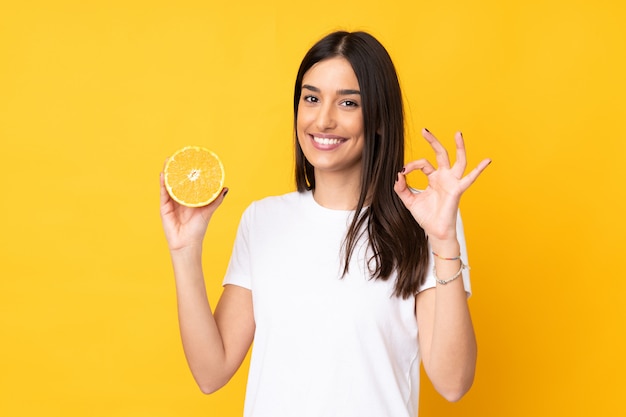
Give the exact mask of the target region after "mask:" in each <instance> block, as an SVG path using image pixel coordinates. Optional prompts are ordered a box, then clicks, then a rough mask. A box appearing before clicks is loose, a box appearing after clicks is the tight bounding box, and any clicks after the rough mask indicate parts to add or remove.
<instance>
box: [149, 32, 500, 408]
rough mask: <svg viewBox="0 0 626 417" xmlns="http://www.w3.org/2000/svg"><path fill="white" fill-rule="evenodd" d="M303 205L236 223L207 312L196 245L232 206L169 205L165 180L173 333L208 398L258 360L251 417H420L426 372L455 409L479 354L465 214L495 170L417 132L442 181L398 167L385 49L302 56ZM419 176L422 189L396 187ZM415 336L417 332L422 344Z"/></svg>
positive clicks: (256, 212) (399, 124) (424, 164)
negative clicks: (451, 153)
mask: <svg viewBox="0 0 626 417" xmlns="http://www.w3.org/2000/svg"><path fill="white" fill-rule="evenodd" d="M294 117H295V133H296V135H295V136H296V144H295V149H296V183H297V189H298V191H297V192H293V193H289V194H286V195H283V196H278V197H269V198H266V199H264V200H261V201H258V202H255V203H253V204H252V205H251V206H250V207H249V208H248V209H247V210H246V211H245V213H244V215H243V217H242V220H241V223H240V226H239V230H238V232H237V238H236V241H235V247H234V249H233V254H232V257H231V260H230V264H229V267H228V271H227V273H226V277H225V279H224V291H223V293H222V296H221V298H220V301H219V303H218V305H217V307H216V309H215V312H214V313H212V311H211V307H210V306H209V304H208V301H207V295H206V291H205V287H204V278H203V273H202V264H201V254H202V241H203V239H204V236H205V232H206V229H207V225H208V223H209V220H210V219H211V216H212V214H213V213H214V212H215V210H216V209H217V208H218V207H219V205H220V204H221V202H222V201H223V199H224V196H225V195H226V193H227V191H228V190H227V189H224V192H223V194H222V195H221V196H220V197H219V198H218V199H217V200H216V201H215V202H213V203H212V204H210V205H209V206H207V207H203V208H197V209H191V208H187V207H182V206H179V205H177V204H176V203H175V202H174V201H172V200H171V199H170V198H169V196H168V194H167V192H166V191H165V188H164V186H163V180H161V216H162V221H163V227H164V229H165V234H166V237H167V241H168V245H169V249H170V252H171V257H172V263H173V266H174V273H175V277H176V289H177V297H178V314H179V322H180V331H181V336H182V341H183V346H184V350H185V355H186V357H187V360H188V363H189V366H190V368H191V371H192V373H193V375H194V378H195V379H196V381H197V383H198V385H199V386H200V388H201V390H202V391H203V392H205V393H210V392H213V391H215V390H217V389H219V388H220V387H222V386H223V385H224V384H225V383H226V382H227V381H228V380H229V379H230V378H231V377H232V376H233V374H234V373H235V372H236V370H237V369H238V368H239V366H240V364H241V362H242V361H243V359H244V357H245V355H246V353H247V351H248V349H249V348H250V346H251V344H252V341H253V340H254V347H253V352H252V359H251V364H250V371H249V378H248V388H247V393H246V404H245V412H244V414H245V416H250V417H252V416H253V417H259V416H271V417H280V416H289V417H293V416H342V417H349V416H359V417H366V416H372V417H374V416H375V417H380V416H394V417H399V416H415V415H416V414H417V408H418V391H419V363H420V360H421V361H422V362H423V364H424V368H425V370H426V373H427V374H428V376H429V378H430V379H431V380H432V382H433V385H434V386H435V388H436V389H437V390H438V391H439V392H440V393H441V394H442V395H443V396H444V397H445V398H447V399H448V400H450V401H456V400H458V399H459V398H461V397H462V396H463V395H464V394H465V392H467V390H468V389H469V388H470V386H471V384H472V381H473V378H474V369H475V364H476V342H475V338H474V331H473V327H472V322H471V319H470V314H469V310H468V306H467V301H466V299H467V294H468V293H469V277H468V273H467V269H468V268H467V267H466V265H465V264H466V262H467V255H466V250H465V243H464V236H463V230H462V226H461V224H460V218H459V217H458V205H459V200H460V197H461V195H462V193H463V192H464V191H465V190H466V189H467V188H468V187H469V186H470V185H471V184H472V183H473V182H474V181H475V180H476V178H477V177H478V176H479V174H480V173H481V172H482V171H483V170H484V169H485V168H486V166H487V165H488V164H489V162H490V161H489V160H484V161H482V162H481V163H480V164H479V165H478V167H477V168H475V169H474V170H473V171H471V172H470V173H469V174H468V175H466V176H463V174H464V171H465V166H466V160H465V147H464V143H463V138H462V136H461V134H460V133H458V134H457V135H456V162H455V163H454V164H453V165H451V164H450V162H449V159H448V155H447V153H446V150H445V149H444V148H443V147H442V145H441V144H440V143H439V142H438V141H437V139H436V138H435V137H434V136H433V135H432V134H431V133H430V132H428V131H427V130H426V129H424V131H423V136H424V138H425V139H426V140H427V141H428V142H429V143H430V145H431V146H432V148H433V150H434V151H435V154H436V160H437V168H436V169H435V168H434V167H433V166H432V165H431V164H430V163H429V162H428V161H427V160H425V159H422V160H418V161H413V162H410V163H408V164H406V165H403V163H404V121H403V110H402V97H401V92H400V87H399V84H398V79H397V76H396V72H395V69H394V66H393V63H392V61H391V59H390V57H389V55H388V54H387V52H386V50H385V49H384V47H383V46H382V45H381V44H380V43H379V42H378V41H377V40H376V39H374V38H373V37H372V36H371V35H369V34H367V33H363V32H354V33H348V32H336V33H332V34H330V35H328V36H326V37H325V38H323V39H322V40H320V41H319V42H318V43H317V44H315V45H314V46H313V47H312V48H311V50H310V51H309V52H308V53H307V55H306V56H305V57H304V59H303V61H302V64H301V66H300V69H299V72H298V75H297V78H296V85H295V95H294ZM414 170H421V171H422V172H423V173H424V174H425V175H426V176H427V178H428V187H427V188H426V189H425V190H424V191H422V192H415V191H413V190H411V189H410V188H408V187H407V184H406V181H405V176H406V174H408V173H409V172H411V171H414ZM418 329H419V331H418Z"/></svg>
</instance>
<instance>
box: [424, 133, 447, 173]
mask: <svg viewBox="0 0 626 417" xmlns="http://www.w3.org/2000/svg"><path fill="white" fill-rule="evenodd" d="M422 136H424V139H426V141H427V142H428V143H429V144H430V146H431V147H432V148H433V150H434V151H435V158H436V160H437V166H438V167H440V168H450V158H449V157H448V151H446V148H444V147H443V145H442V144H441V142H439V140H437V138H436V137H435V135H433V134H432V133H430V131H429V130H428V129H426V128H424V129H422Z"/></svg>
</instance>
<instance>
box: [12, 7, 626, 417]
mask: <svg viewBox="0 0 626 417" xmlns="http://www.w3.org/2000/svg"><path fill="white" fill-rule="evenodd" d="M216 3H218V5H216ZM622 4H623V3H622V2H618V1H605V0H596V1H576V0H569V1H564V0H563V1H558V0H551V1H536V0H534V1H533V0H530V1H528V0H513V1H501V0H498V1H496V0H493V1H490V0H483V1H462V0H437V1H421V0H420V1H408V0H407V1H401V2H398V1H388V2H381V1H380V0H345V1H336V0H319V1H315V2H288V1H284V2H278V1H266V2H257V1H244V2H223V1H220V2H216V1H132V0H127V1H91V2H85V1H80V0H75V1H69V0H56V1H48V2H46V1H12V2H11V1H8V0H5V1H3V2H2V5H0V140H1V154H0V155H1V157H2V163H1V164H0V183H1V197H0V199H1V200H0V201H1V205H0V260H1V262H0V274H1V279H0V415H2V416H35V415H37V416H64V417H65V416H107V417H108V416H129V417H131V416H132V417H137V416H150V417H159V416H220V417H221V416H224V417H230V416H239V415H241V410H242V407H243V395H244V387H245V379H246V376H245V375H246V372H245V371H242V372H240V373H238V374H237V375H236V376H235V378H234V380H233V381H232V383H231V384H230V385H228V386H227V387H226V388H224V389H223V390H222V391H220V392H218V393H216V394H214V395H212V396H208V397H207V396H204V395H202V394H201V393H200V391H199V390H198V389H197V388H196V387H195V385H194V382H193V380H192V377H191V375H190V373H189V371H188V370H187V367H186V364H185V360H184V356H183V353H182V349H181V346H180V342H179V337H178V329H177V322H176V310H175V294H174V285H173V277H172V271H171V266H170V263H169V258H168V252H167V248H166V244H165V240H164V238H163V234H162V231H161V226H160V220H159V216H158V175H159V171H160V169H161V167H162V164H163V161H164V160H165V158H166V157H167V156H168V155H169V154H170V153H172V152H173V151H174V150H176V149H178V148H180V147H182V146H184V145H187V144H198V145H204V146H207V147H209V148H211V149H213V150H214V151H216V152H217V153H218V154H219V155H220V156H221V157H222V159H223V161H224V163H225V166H226V170H227V186H229V187H230V189H231V191H230V193H229V195H228V197H227V198H226V201H225V203H224V205H223V206H222V207H221V208H220V211H219V214H217V215H216V216H215V217H214V221H213V223H212V224H211V226H210V230H209V235H208V241H207V242H206V245H205V256H206V258H205V266H206V275H207V285H208V289H209V291H210V299H211V301H212V303H215V302H216V300H217V299H218V297H219V294H220V292H221V278H222V276H223V274H224V270H225V267H226V264H227V262H228V257H229V253H230V249H231V245H232V242H233V239H234V233H235V230H236V227H237V223H238V221H239V217H240V215H241V213H242V211H243V210H244V208H245V207H246V206H247V205H248V204H249V203H250V202H251V201H252V200H254V199H258V198H261V197H263V196H266V195H270V194H277V193H283V192H286V191H290V190H291V189H292V187H293V186H292V173H291V172H292V156H291V152H292V150H291V143H292V133H291V124H292V120H291V97H292V84H293V80H294V77H295V73H296V70H297V66H298V64H299V62H300V59H301V58H302V56H303V54H304V53H305V51H306V50H307V49H308V48H309V47H310V46H311V45H312V43H314V42H315V41H316V40H317V39H318V38H319V37H321V36H322V35H324V34H326V33H327V32H329V31H331V30H335V29H339V28H345V29H349V30H356V29H365V30H368V31H371V32H372V33H373V34H374V35H376V36H377V37H378V38H379V39H380V40H381V41H382V42H383V43H384V44H385V45H386V46H387V47H388V49H389V51H390V53H391V54H392V57H393V58H394V60H395V62H396V65H397V68H398V72H399V74H400V78H401V83H402V85H403V87H404V93H405V96H406V102H407V116H408V119H409V134H410V135H409V136H410V138H411V139H410V140H411V152H412V155H414V156H423V155H426V156H429V157H430V156H431V154H430V153H429V150H428V149H427V147H426V146H424V143H423V141H422V140H421V139H420V138H419V135H418V134H417V132H419V129H420V128H421V127H423V126H425V127H428V128H429V129H430V130H431V131H433V132H434V133H436V134H438V135H439V136H440V137H441V138H442V139H443V140H444V142H445V143H446V144H447V145H448V146H449V145H451V144H452V135H453V133H454V131H455V130H457V129H460V130H462V131H463V133H464V136H465V138H466V140H467V142H468V147H469V152H470V155H469V156H470V162H471V163H472V164H475V163H477V162H478V161H479V160H480V159H482V158H484V157H491V158H492V159H493V161H494V162H493V164H492V165H491V166H490V167H489V168H488V170H487V171H486V172H485V174H484V176H483V177H482V178H481V179H480V181H479V182H478V183H477V184H475V186H474V187H473V188H472V189H471V190H470V192H469V193H468V194H467V195H466V196H465V198H464V200H463V202H462V212H463V216H464V220H465V225H466V232H467V234H468V244H469V250H470V261H471V266H472V277H473V288H474V296H473V297H472V298H471V301H470V303H471V309H472V312H473V317H474V320H475V325H476V330H477V334H478V339H479V364H478V373H477V376H476V381H475V385H474V387H473V389H472V391H471V392H470V393H469V394H468V395H467V396H466V397H465V398H464V399H463V400H462V401H461V402H459V403H456V404H448V403H446V402H445V401H444V400H442V399H440V398H439V397H438V396H437V395H436V394H435V393H434V391H433V390H432V388H431V386H430V385H429V384H428V383H425V384H424V387H423V390H422V401H421V415H423V416H434V415H438V416H481V417H483V416H498V417H500V416H524V417H526V416H554V415H567V416H596V415H602V416H618V415H624V413H625V410H626V408H625V406H624V405H623V401H622V397H623V394H624V392H626V383H625V382H624V374H626V359H625V358H624V352H626V337H625V334H624V333H625V329H626V299H625V298H626V283H625V282H626V280H625V278H624V270H625V267H624V259H625V254H624V249H625V244H624V235H625V233H626V226H625V224H626V223H625V221H624V213H626V203H625V198H624V197H625V188H626V184H625V183H626V181H625V179H626V175H625V174H624V169H623V160H624V157H625V156H626V146H625V143H626V103H625V97H626V82H625V81H624V80H625V74H626V59H625V56H626V54H625V49H626V48H625V46H626V45H625V42H626V29H624V25H623V22H624V20H625V19H626V11H625V6H623V5H622ZM414 180H415V181H416V182H417V183H419V182H420V181H419V179H417V178H415V179H414Z"/></svg>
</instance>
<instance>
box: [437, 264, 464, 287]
mask: <svg viewBox="0 0 626 417" xmlns="http://www.w3.org/2000/svg"><path fill="white" fill-rule="evenodd" d="M465 269H470V267H469V266H468V265H465V264H464V263H463V261H462V260H461V267H460V268H459V270H458V271H457V273H456V274H454V275H452V276H451V277H450V278H448V279H446V280H443V279H439V278H438V277H437V269H436V268H435V267H433V275H434V276H435V281H437V284H441V285H446V284H447V283H449V282H452V281H454V280H455V279H457V278H458V277H460V276H461V274H462V273H463V270H465Z"/></svg>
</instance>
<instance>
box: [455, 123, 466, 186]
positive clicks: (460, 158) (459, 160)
mask: <svg viewBox="0 0 626 417" xmlns="http://www.w3.org/2000/svg"><path fill="white" fill-rule="evenodd" d="M454 141H455V143H456V161H455V162H454V168H453V169H454V170H455V171H456V174H457V177H458V178H460V177H461V176H462V175H463V173H464V172H465V168H466V167H467V153H466V151H465V140H464V139H463V133H461V132H456V134H455V135H454Z"/></svg>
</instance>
